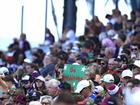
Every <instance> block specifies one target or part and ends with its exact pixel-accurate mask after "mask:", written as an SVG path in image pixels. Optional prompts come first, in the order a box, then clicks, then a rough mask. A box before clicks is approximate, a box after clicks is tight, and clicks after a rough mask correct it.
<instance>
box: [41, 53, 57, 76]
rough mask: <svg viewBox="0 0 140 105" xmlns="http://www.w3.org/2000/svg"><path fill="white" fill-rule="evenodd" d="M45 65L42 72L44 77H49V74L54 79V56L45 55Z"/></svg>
mask: <svg viewBox="0 0 140 105" xmlns="http://www.w3.org/2000/svg"><path fill="white" fill-rule="evenodd" d="M43 64H44V67H43V68H42V69H41V70H40V73H41V74H42V75H43V77H47V75H48V74H49V75H51V76H52V77H55V76H56V71H55V58H54V57H53V56H52V55H45V57H44V59H43Z"/></svg>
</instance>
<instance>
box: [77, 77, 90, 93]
mask: <svg viewBox="0 0 140 105" xmlns="http://www.w3.org/2000/svg"><path fill="white" fill-rule="evenodd" d="M88 86H90V82H89V81H88V80H81V81H80V82H79V83H78V84H77V87H76V90H75V93H80V92H81V91H82V90H83V89H84V88H86V87H88Z"/></svg>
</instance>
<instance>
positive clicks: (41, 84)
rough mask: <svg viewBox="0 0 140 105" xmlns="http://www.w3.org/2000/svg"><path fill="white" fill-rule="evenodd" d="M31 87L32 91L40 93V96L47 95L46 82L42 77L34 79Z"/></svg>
mask: <svg viewBox="0 0 140 105" xmlns="http://www.w3.org/2000/svg"><path fill="white" fill-rule="evenodd" d="M33 86H34V90H35V91H38V92H40V93H41V95H46V94H47V89H46V81H45V78H44V77H43V76H41V75H40V76H38V77H36V79H35V81H34V84H33Z"/></svg>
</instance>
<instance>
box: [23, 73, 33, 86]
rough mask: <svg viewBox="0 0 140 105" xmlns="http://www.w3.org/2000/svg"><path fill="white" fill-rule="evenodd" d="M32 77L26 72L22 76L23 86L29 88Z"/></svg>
mask: <svg viewBox="0 0 140 105" xmlns="http://www.w3.org/2000/svg"><path fill="white" fill-rule="evenodd" d="M32 81H33V80H32V77H31V75H29V74H24V75H23V76H22V78H21V86H22V87H24V88H26V89H28V88H29V87H31V85H32Z"/></svg>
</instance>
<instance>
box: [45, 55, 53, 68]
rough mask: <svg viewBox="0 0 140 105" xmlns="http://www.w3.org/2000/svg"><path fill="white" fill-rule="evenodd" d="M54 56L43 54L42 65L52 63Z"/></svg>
mask: <svg viewBox="0 0 140 105" xmlns="http://www.w3.org/2000/svg"><path fill="white" fill-rule="evenodd" d="M54 59H55V58H54V57H53V56H52V55H45V57H44V59H43V64H44V66H47V65H48V64H51V63H54Z"/></svg>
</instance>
